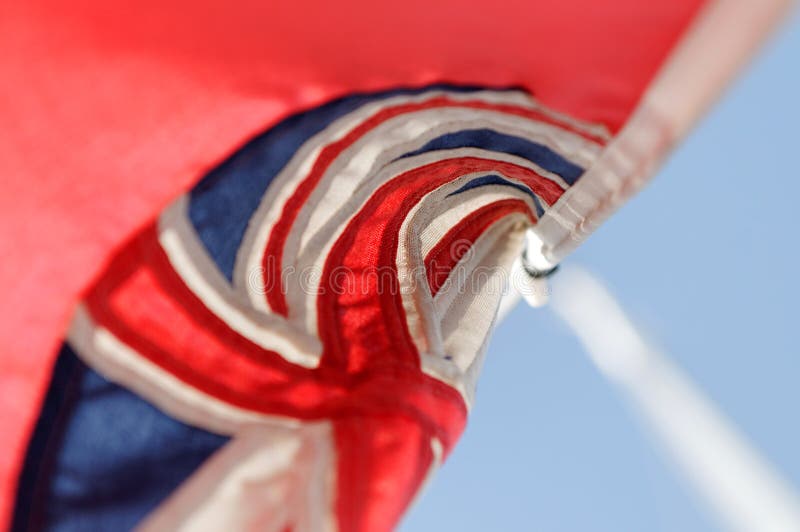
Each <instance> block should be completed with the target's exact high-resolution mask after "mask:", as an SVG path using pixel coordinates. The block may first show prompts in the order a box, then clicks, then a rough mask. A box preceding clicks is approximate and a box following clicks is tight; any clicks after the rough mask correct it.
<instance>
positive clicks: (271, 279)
mask: <svg viewBox="0 0 800 532" xmlns="http://www.w3.org/2000/svg"><path fill="white" fill-rule="evenodd" d="M438 107H460V108H471V109H481V110H488V111H496V112H501V113H506V114H512V115H515V116H520V117H523V118H527V119H529V120H533V121H538V122H545V123H548V124H553V125H556V126H558V127H560V128H562V129H566V130H569V131H572V132H573V133H576V134H578V135H581V136H583V137H585V138H588V139H590V140H593V141H596V142H600V143H603V142H604V141H603V140H602V139H601V138H598V137H596V136H593V135H591V134H588V133H586V132H584V131H581V130H579V129H576V128H575V127H574V126H572V125H570V124H569V123H567V122H564V121H562V120H559V119H557V118H554V117H552V116H549V115H546V114H543V113H542V112H540V111H537V110H535V109H529V108H525V107H519V106H514V105H508V104H492V103H487V102H483V101H479V100H470V101H457V100H451V99H449V98H447V97H444V96H441V97H436V98H432V99H430V100H427V101H424V102H419V103H407V104H403V105H397V106H394V107H389V108H386V109H382V110H381V111H378V112H377V113H375V114H374V115H372V116H371V117H370V118H368V119H367V120H366V121H364V122H362V123H361V124H359V125H358V126H357V127H355V128H354V129H353V130H351V131H350V132H349V133H348V134H347V135H345V136H344V137H343V138H342V139H340V140H338V141H336V142H334V143H332V144H329V145H327V146H326V147H325V148H324V149H323V150H322V151H321V153H320V154H319V156H318V157H317V159H316V161H315V162H314V165H313V167H312V168H311V171H310V172H309V173H308V175H307V176H306V177H305V178H304V179H303V180H302V181H301V182H300V184H299V185H298V186H297V188H296V189H295V191H294V192H293V193H292V196H291V197H290V198H289V199H288V200H287V201H286V204H285V205H284V206H283V210H282V212H281V215H280V217H279V218H278V220H277V221H276V222H275V225H274V227H273V228H272V231H271V233H270V237H269V240H268V241H267V245H266V248H265V250H264V256H263V258H262V267H263V269H264V286H266V287H276V288H275V289H272V290H268V291H267V294H266V299H267V304H268V305H269V306H270V308H271V309H272V310H273V312H275V313H277V314H280V315H281V316H287V315H288V312H289V308H288V306H287V304H286V296H285V293H286V292H285V290H284V288H285V287H283V285H282V282H283V280H282V278H281V269H282V267H283V252H284V247H285V245H286V239H287V238H288V236H289V233H290V231H291V229H292V225H293V224H294V222H295V220H296V219H297V216H298V214H299V212H300V210H301V209H302V208H303V206H304V205H305V204H306V202H307V201H308V198H309V197H310V196H311V193H312V192H313V190H314V189H315V188H316V186H317V185H318V184H319V182H320V180H321V179H322V177H323V175H324V174H325V172H326V171H327V170H328V168H329V167H330V165H331V163H332V162H333V161H334V160H336V158H338V157H339V155H341V153H342V152H343V151H344V150H346V149H347V148H349V147H350V146H351V145H352V144H353V143H355V142H356V141H357V140H358V139H360V138H361V137H363V136H364V135H365V134H366V133H368V132H369V131H370V130H372V129H374V128H375V127H377V126H379V125H380V124H382V123H383V122H386V121H387V120H390V119H392V118H394V117H397V116H399V115H402V114H406V113H412V112H416V111H422V110H425V109H433V108H438Z"/></svg>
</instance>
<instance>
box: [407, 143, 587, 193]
mask: <svg viewBox="0 0 800 532" xmlns="http://www.w3.org/2000/svg"><path fill="white" fill-rule="evenodd" d="M457 148H481V149H484V150H489V151H495V152H503V153H508V154H511V155H516V156H517V157H521V158H523V159H527V160H528V161H531V162H532V163H535V164H537V165H538V166H539V167H541V168H544V169H545V170H547V171H548V172H552V173H554V174H556V175H558V176H561V178H563V179H564V181H566V182H567V184H569V185H573V184H575V181H577V180H578V178H580V177H581V175H583V168H581V167H580V166H578V165H577V164H575V163H573V162H571V161H568V160H567V159H565V158H564V157H562V156H561V155H559V154H558V153H556V152H554V151H553V150H551V149H550V148H548V147H547V146H545V145H544V144H539V143H538V142H533V141H530V140H528V139H524V138H522V137H517V136H514V135H506V134H505V133H499V132H497V131H493V130H491V129H465V130H462V131H455V132H453V133H446V134H444V135H441V136H439V137H436V138H435V139H431V140H430V141H428V142H427V143H425V145H424V146H422V147H421V148H419V149H418V150H414V151H412V152H408V153H406V154H403V155H402V156H401V157H400V158H402V157H411V156H413V155H420V154H422V153H426V152H429V151H436V150H454V149H457Z"/></svg>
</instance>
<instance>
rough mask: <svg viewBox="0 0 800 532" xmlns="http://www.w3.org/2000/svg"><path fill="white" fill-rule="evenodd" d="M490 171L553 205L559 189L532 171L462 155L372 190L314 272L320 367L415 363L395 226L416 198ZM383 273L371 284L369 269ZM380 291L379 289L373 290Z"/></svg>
mask: <svg viewBox="0 0 800 532" xmlns="http://www.w3.org/2000/svg"><path fill="white" fill-rule="evenodd" d="M486 171H493V172H497V173H500V174H501V175H504V176H505V177H508V178H511V179H516V180H519V181H521V182H522V183H524V184H526V185H527V186H528V187H529V188H530V189H531V190H533V191H534V193H535V194H537V195H538V196H539V197H541V198H542V199H544V200H545V202H547V203H549V204H551V203H553V202H555V201H556V200H557V199H558V197H559V196H560V195H561V194H562V193H563V190H562V189H561V187H560V186H559V185H558V184H557V183H555V182H553V181H550V180H549V179H547V178H545V177H543V176H540V175H539V174H537V173H536V172H534V171H533V170H530V169H528V168H525V167H522V166H518V165H515V164H512V163H508V162H504V161H496V160H490V159H481V158H476V157H464V158H459V159H448V160H443V161H437V162H434V163H431V164H428V165H425V166H422V167H419V168H415V169H413V170H410V171H408V172H406V173H404V174H402V175H401V176H399V177H398V178H396V179H393V180H392V181H389V182H388V183H386V184H384V185H383V186H382V187H380V188H379V189H378V190H377V191H375V193H373V195H372V196H371V197H370V199H369V201H368V202H367V203H366V204H365V205H364V207H363V208H362V209H361V211H360V212H359V213H358V214H357V215H356V216H354V217H353V219H352V220H351V221H350V223H349V224H348V226H347V228H346V229H345V230H344V232H343V233H342V235H341V237H340V238H339V240H338V241H337V242H336V244H335V245H334V246H333V248H332V249H331V251H330V254H329V255H328V258H327V261H326V265H325V269H324V271H323V275H322V284H321V286H323V287H324V288H325V293H324V294H323V295H321V296H320V298H319V302H318V319H317V323H319V324H329V323H334V324H337V325H336V326H335V327H326V328H324V329H322V328H321V329H320V337H321V339H322V342H323V344H324V345H325V353H324V356H323V360H322V366H323V367H337V368H340V370H342V371H355V370H358V369H360V368H363V367H366V366H368V365H383V364H385V363H387V359H391V361H392V363H393V364H399V363H401V361H402V363H403V364H407V365H416V364H417V363H418V361H417V354H416V351H415V349H414V347H413V342H412V341H411V339H410V337H409V336H408V331H407V327H406V323H405V311H404V310H403V304H402V299H401V297H400V294H398V293H397V291H396V290H393V288H394V287H396V286H397V285H398V283H397V279H396V277H397V270H396V266H395V258H396V254H397V239H398V233H399V229H400V225H401V224H402V223H403V220H404V219H405V218H406V217H407V216H408V213H409V211H410V210H411V208H413V207H414V206H415V205H416V204H417V203H418V202H419V201H420V200H421V199H422V197H423V196H425V195H426V194H428V193H429V192H431V191H432V190H434V189H435V188H438V187H440V186H442V185H444V184H445V183H447V182H449V181H451V180H453V179H455V178H457V177H459V176H462V175H465V174H470V173H478V172H486ZM342 267H343V268H344V271H346V272H348V275H349V276H350V279H351V281H352V285H353V286H351V287H350V289H348V290H347V291H346V293H337V292H341V291H340V290H336V289H335V285H334V281H332V278H333V277H334V276H335V275H336V273H337V270H338V271H342V270H341V268H342ZM375 271H380V272H381V274H384V273H385V274H388V276H389V277H390V278H389V279H385V278H384V277H383V275H382V276H381V279H380V280H382V281H383V282H382V283H381V286H380V287H379V286H378V279H377V278H376V276H374V275H370V273H371V272H375ZM379 288H380V289H381V290H382V292H379V290H378V289H379Z"/></svg>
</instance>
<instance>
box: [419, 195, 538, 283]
mask: <svg viewBox="0 0 800 532" xmlns="http://www.w3.org/2000/svg"><path fill="white" fill-rule="evenodd" d="M512 212H519V213H524V214H527V215H528V217H529V218H531V223H532V224H533V223H536V221H535V220H534V219H533V218H532V217H531V213H530V208H529V207H528V205H527V204H526V203H525V202H524V201H522V200H502V201H496V202H494V203H490V204H488V205H486V206H484V207H481V208H480V209H478V210H477V211H475V212H474V213H472V214H471V215H469V216H467V217H466V218H464V219H463V220H462V221H461V222H459V223H458V224H457V225H456V226H454V227H453V228H451V229H450V230H449V231H448V232H447V234H446V235H444V236H443V237H442V239H441V240H439V241H438V242H437V243H436V245H435V246H433V248H432V249H431V250H430V251H429V252H428V254H427V255H426V256H425V261H424V262H425V272H426V275H427V277H428V287H429V288H430V290H431V295H432V296H436V294H437V293H438V292H439V289H440V288H441V287H442V285H443V284H444V283H445V282H446V281H447V278H448V277H449V276H450V272H451V271H452V270H453V268H454V267H455V265H456V264H457V263H458V261H460V260H461V258H462V257H463V256H464V254H465V253H466V252H467V251H468V250H469V249H471V246H472V245H473V244H474V243H475V241H476V240H477V239H478V238H479V237H480V236H481V235H482V234H483V232H484V231H486V229H487V228H488V227H489V226H491V225H492V224H493V223H495V222H496V221H497V220H500V219H501V218H503V217H505V216H508V215H509V214H510V213H512Z"/></svg>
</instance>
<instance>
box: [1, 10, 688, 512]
mask: <svg viewBox="0 0 800 532" xmlns="http://www.w3.org/2000/svg"><path fill="white" fill-rule="evenodd" d="M699 4H701V0H669V1H667V0H664V1H660V2H641V1H639V0H618V1H615V2H595V1H591V0H562V1H560V2H555V3H554V2H544V1H534V0H520V1H514V2H512V1H503V0H501V1H499V2H491V3H488V4H483V3H481V4H479V3H477V2H476V3H475V5H474V6H472V7H471V6H470V5H469V2H464V1H463V0H443V1H439V2H422V1H418V0H412V1H409V2H404V3H402V4H397V3H391V4H384V3H380V2H370V1H366V0H357V1H345V2H323V1H321V0H317V1H314V2H285V3H274V2H252V3H248V2H242V1H235V2H219V3H218V4H206V3H204V2H198V1H195V0H193V1H183V0H181V1H176V2H171V3H165V2H162V1H157V2H156V1H153V0H145V1H144V2H139V3H137V4H135V5H133V4H131V6H130V7H122V6H121V5H120V4H115V3H108V2H100V1H97V0H89V1H86V2H81V3H75V2H55V1H54V2H42V1H37V0H29V1H25V2H7V3H6V4H5V5H4V6H3V16H2V17H0V50H2V53H0V79H2V80H3V83H2V84H0V123H2V124H3V126H2V127H3V129H2V134H0V180H1V181H0V182H2V195H1V196H0V216H2V219H0V228H2V229H0V231H2V233H3V234H2V235H1V236H0V256H2V257H3V261H2V263H0V290H2V294H3V296H2V298H0V300H2V309H0V312H2V315H0V318H2V319H0V354H1V356H2V359H1V360H0V376H2V384H0V390H2V393H1V394H0V418H1V419H2V420H3V422H2V430H3V434H2V436H3V438H2V441H3V445H4V448H3V452H2V453H0V523H2V522H5V520H6V518H7V516H8V511H9V508H10V503H11V501H12V499H13V496H12V493H13V489H14V483H15V477H16V473H17V468H18V466H19V464H20V457H21V454H22V452H23V449H24V446H25V443H26V439H27V435H28V432H29V430H30V427H31V424H32V422H33V420H34V419H35V416H36V414H37V412H38V409H39V401H40V398H41V395H42V392H43V388H44V386H45V384H46V381H47V378H48V374H49V368H50V366H51V363H52V359H53V356H54V348H55V347H56V345H57V343H58V341H59V338H60V336H61V334H62V332H63V330H64V328H65V326H66V324H67V322H68V320H69V314H70V311H71V308H72V305H73V303H74V301H75V300H76V298H77V297H78V295H79V294H80V293H81V291H82V290H84V289H85V287H86V286H87V285H88V284H89V283H90V282H91V281H92V279H93V278H94V277H95V276H96V275H97V274H98V272H99V271H100V270H101V269H102V268H103V267H104V265H105V261H106V260H107V259H108V257H109V256H110V254H111V251H112V249H114V248H115V247H117V246H119V245H120V243H121V242H122V241H123V240H124V239H125V238H126V237H128V236H129V235H130V234H131V233H132V232H133V231H134V230H135V229H136V228H138V227H141V226H142V225H143V224H145V223H147V222H148V220H150V219H151V218H152V216H153V215H154V214H155V213H157V212H158V211H159V210H161V208H163V206H164V205H165V204H166V203H167V202H168V201H169V200H170V199H171V198H172V197H174V196H176V195H177V194H178V193H180V192H182V191H184V190H186V189H187V188H188V187H189V186H190V185H191V184H192V183H194V182H195V181H196V180H197V179H198V178H199V177H200V176H201V175H202V174H203V173H204V172H205V171H207V170H208V169H209V168H211V167H213V165H214V164H216V163H217V162H219V161H220V159H221V158H223V157H224V156H225V155H226V154H228V153H230V152H231V151H232V150H234V149H235V148H236V147H237V146H238V145H240V144H241V143H242V142H243V141H244V140H245V139H246V138H247V137H248V136H250V135H252V134H253V133H255V132H256V131H259V130H261V129H263V128H265V127H267V126H269V125H271V124H274V123H275V122H276V121H277V120H279V119H280V118H283V117H285V116H287V115H289V114H291V113H293V112H296V111H298V110H301V109H304V108H308V107H311V106H315V105H318V104H320V103H322V102H324V101H326V100H329V99H331V98H333V97H336V96H340V95H343V94H346V93H350V92H353V91H358V90H377V89H384V88H391V87H395V86H409V85H414V86H417V85H424V84H429V83H435V82H441V81H446V82H453V83H468V84H481V85H489V86H507V85H520V86H523V87H526V88H528V89H529V90H531V91H532V92H533V93H534V94H535V95H536V96H537V97H538V98H540V99H541V100H542V101H543V102H544V103H545V104H547V105H549V106H551V107H555V108H557V109H560V110H562V111H564V112H566V113H568V114H571V115H573V116H577V117H580V118H584V119H588V120H592V121H599V122H603V123H605V124H607V125H608V126H609V127H610V128H612V130H616V129H618V128H619V127H620V126H621V125H622V124H623V123H624V121H625V119H626V117H627V116H628V115H629V113H630V112H631V110H632V109H633V107H634V105H635V103H636V101H637V99H638V98H639V96H640V95H641V93H642V91H643V89H644V87H645V86H646V85H647V83H648V82H649V80H650V79H651V78H652V76H653V74H654V72H655V71H656V70H657V68H658V66H659V65H660V64H661V62H662V61H663V59H664V58H665V56H666V54H667V53H668V51H669V50H670V48H671V47H672V46H673V44H674V43H675V41H676V40H677V39H678V37H679V36H680V34H681V32H682V31H683V30H684V29H685V27H686V25H687V24H688V22H689V21H690V20H691V18H692V17H693V15H694V14H695V12H696V10H697V8H698V6H699Z"/></svg>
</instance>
